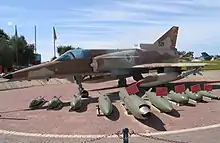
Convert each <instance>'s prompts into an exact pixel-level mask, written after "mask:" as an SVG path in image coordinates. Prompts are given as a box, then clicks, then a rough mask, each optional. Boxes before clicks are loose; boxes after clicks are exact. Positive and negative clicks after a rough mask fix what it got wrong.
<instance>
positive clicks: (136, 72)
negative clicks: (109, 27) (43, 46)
mask: <svg viewBox="0 0 220 143" xmlns="http://www.w3.org/2000/svg"><path fill="white" fill-rule="evenodd" d="M178 30H179V27H177V26H173V27H172V28H170V29H169V30H168V31H167V32H166V33H165V34H164V35H162V36H161V37H160V38H159V39H158V40H156V41H155V42H154V43H153V44H141V46H140V48H135V49H123V50H118V49H113V50H110V49H107V50H87V49H75V50H70V51H67V52H66V53H64V54H63V55H61V56H60V57H58V58H57V59H55V60H53V61H51V62H47V63H43V64H40V65H35V66H32V67H28V68H25V69H21V70H18V71H15V72H12V73H9V74H7V75H4V76H3V78H7V79H10V80H32V79H45V78H47V79H49V78H66V77H68V76H73V77H74V78H75V80H76V84H77V85H78V87H79V88H78V89H79V95H81V97H88V92H87V91H86V90H84V88H83V87H82V82H83V81H86V80H89V79H88V77H90V78H91V79H96V78H99V77H104V78H103V79H106V80H113V79H118V84H119V85H121V86H126V78H127V77H133V79H134V80H135V81H137V82H141V83H143V82H144V83H145V86H156V85H160V84H165V83H168V82H171V81H174V80H178V79H181V78H184V77H186V76H188V75H189V74H196V73H199V71H200V70H199V68H200V67H202V66H205V65H207V63H179V62H178V60H179V54H178V52H177V49H176V41H177V35H178ZM181 67H191V68H193V69H192V70H187V71H186V72H183V71H182V70H181ZM150 69H156V70H157V72H158V74H157V75H154V76H152V75H149V76H146V77H143V75H142V74H143V73H147V72H148V71H149V70H150ZM98 82H101V81H98Z"/></svg>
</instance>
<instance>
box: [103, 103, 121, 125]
mask: <svg viewBox="0 0 220 143" xmlns="http://www.w3.org/2000/svg"><path fill="white" fill-rule="evenodd" d="M112 106H113V109H112V114H111V115H110V116H106V117H107V118H108V119H109V120H111V121H117V120H118V119H119V118H120V112H119V111H118V108H117V107H116V106H115V105H112Z"/></svg>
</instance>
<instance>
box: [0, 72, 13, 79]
mask: <svg viewBox="0 0 220 143" xmlns="http://www.w3.org/2000/svg"><path fill="white" fill-rule="evenodd" d="M2 78H5V79H12V78H13V75H12V74H11V73H9V74H6V75H3V76H2Z"/></svg>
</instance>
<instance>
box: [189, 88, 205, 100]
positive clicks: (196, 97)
mask: <svg viewBox="0 0 220 143" xmlns="http://www.w3.org/2000/svg"><path fill="white" fill-rule="evenodd" d="M185 93H186V96H188V97H189V98H190V99H192V100H195V101H202V95H201V94H197V93H193V92H192V91H190V90H189V89H188V88H187V89H186V90H185Z"/></svg>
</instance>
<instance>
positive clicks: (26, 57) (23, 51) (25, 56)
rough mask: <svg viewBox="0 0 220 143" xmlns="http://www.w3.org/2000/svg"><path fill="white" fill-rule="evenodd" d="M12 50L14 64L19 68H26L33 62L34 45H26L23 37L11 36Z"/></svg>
mask: <svg viewBox="0 0 220 143" xmlns="http://www.w3.org/2000/svg"><path fill="white" fill-rule="evenodd" d="M10 45H11V47H12V49H13V56H14V63H18V65H19V66H28V65H29V64H31V63H33V60H34V58H35V57H34V45H33V44H28V43H27V41H26V39H25V37H24V36H20V37H15V36H13V37H12V38H11V40H10Z"/></svg>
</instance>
